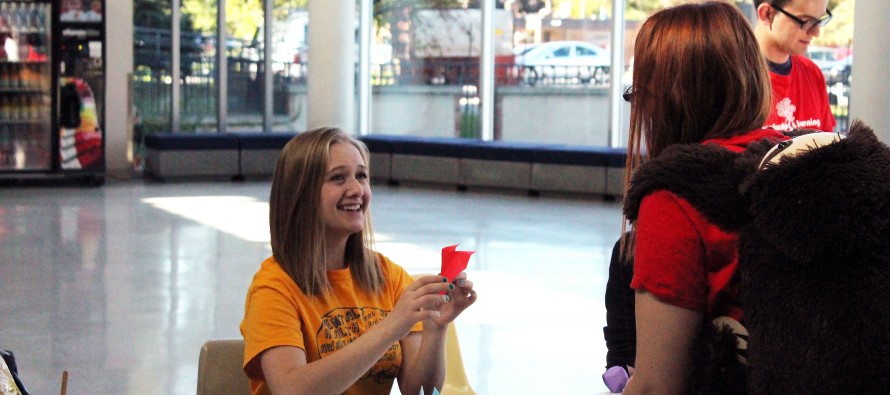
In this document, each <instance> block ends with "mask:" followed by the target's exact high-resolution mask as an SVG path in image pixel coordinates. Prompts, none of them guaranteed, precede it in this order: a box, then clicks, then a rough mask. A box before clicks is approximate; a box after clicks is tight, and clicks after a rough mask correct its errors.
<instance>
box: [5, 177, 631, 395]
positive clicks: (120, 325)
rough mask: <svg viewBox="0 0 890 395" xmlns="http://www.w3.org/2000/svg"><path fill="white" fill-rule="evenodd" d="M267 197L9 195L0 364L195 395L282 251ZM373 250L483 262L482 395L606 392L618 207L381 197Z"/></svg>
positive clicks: (238, 188) (207, 190) (180, 189)
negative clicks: (608, 291) (444, 251)
mask: <svg viewBox="0 0 890 395" xmlns="http://www.w3.org/2000/svg"><path fill="white" fill-rule="evenodd" d="M268 193H269V184H268V183H265V182H244V183H228V182H222V183H210V182H203V183H181V184H179V183H173V184H158V183H149V182H142V181H110V182H109V184H107V185H106V186H104V187H101V188H93V189H90V188H29V187H18V188H3V189H0V348H4V349H11V350H13V351H14V352H15V353H16V356H17V360H18V363H19V369H20V373H21V375H22V378H23V379H24V381H25V384H26V385H27V386H28V388H29V390H30V391H31V393H33V394H52V393H58V392H59V388H60V381H61V376H62V371H63V370H68V371H69V372H70V376H69V382H68V393H69V394H72V395H79V394H194V393H195V387H196V377H197V364H198V352H199V349H200V346H201V344H202V343H203V342H204V341H205V340H207V339H210V338H222V337H238V336H240V334H239V331H238V324H239V322H240V320H241V316H242V314H243V310H244V295H245V291H246V289H247V286H248V284H249V282H250V280H251V277H252V275H253V273H254V272H255V271H256V269H257V268H258V265H259V263H260V261H261V260H263V259H264V258H265V257H267V256H268V255H270V254H271V250H270V248H269V246H268V240H269V234H268V220H267V215H268V214H267V213H268V211H267V210H268V205H267V203H266V202H267V201H268ZM372 206H373V218H374V227H375V231H376V236H377V247H378V249H379V250H380V251H382V252H383V253H384V254H387V255H389V256H390V257H391V258H392V259H394V260H395V261H396V262H397V263H399V264H401V265H402V266H404V267H405V268H406V269H407V270H408V271H409V272H411V273H433V272H437V269H438V264H439V254H440V249H441V247H443V246H446V245H450V244H458V243H459V244H460V249H467V250H475V251H477V253H476V254H475V255H473V257H472V258H471V259H470V266H469V268H468V273H469V275H470V277H471V278H472V279H473V280H474V281H475V284H476V289H477V290H478V292H479V301H478V303H477V304H476V305H475V306H473V307H472V308H471V309H470V310H468V311H466V312H465V313H464V314H463V315H462V316H461V317H460V318H459V319H458V321H457V328H458V332H459V336H460V342H461V348H462V351H463V356H464V359H465V361H464V362H465V365H466V368H467V370H468V372H467V373H468V376H469V379H470V383H471V384H472V386H473V387H474V389H475V390H476V391H477V392H478V393H479V394H543V393H549V394H563V395H565V394H592V393H601V392H604V391H606V389H605V386H604V385H603V384H602V380H601V379H600V374H602V372H603V365H604V364H605V342H604V341H603V336H602V327H603V325H604V324H605V311H604V308H603V293H604V290H605V282H606V277H607V273H608V258H609V254H610V252H611V246H612V243H613V242H614V241H615V239H616V237H617V236H618V235H619V234H620V207H619V204H618V203H614V202H611V203H610V202H602V201H599V200H596V199H590V200H580V199H561V198H547V197H539V198H532V197H527V196H525V195H521V194H515V195H511V194H505V193H500V194H492V193H473V192H456V191H450V190H448V191H443V190H429V189H411V188H404V187H403V188H392V187H386V186H377V185H375V186H374V199H373V204H372Z"/></svg>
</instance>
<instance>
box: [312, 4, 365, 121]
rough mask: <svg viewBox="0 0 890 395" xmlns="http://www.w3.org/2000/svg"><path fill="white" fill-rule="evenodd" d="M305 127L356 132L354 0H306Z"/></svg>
mask: <svg viewBox="0 0 890 395" xmlns="http://www.w3.org/2000/svg"><path fill="white" fill-rule="evenodd" d="M308 41H309V64H308V70H307V81H306V85H307V96H306V101H307V120H306V121H307V124H306V125H307V128H309V129H314V128H318V127H323V126H332V127H339V128H341V129H343V130H345V131H347V132H349V133H354V132H355V117H354V114H355V60H356V59H355V0H309V40H308Z"/></svg>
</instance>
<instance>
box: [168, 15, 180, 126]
mask: <svg viewBox="0 0 890 395" xmlns="http://www.w3.org/2000/svg"><path fill="white" fill-rule="evenodd" d="M170 8H171V9H172V11H173V12H172V13H171V14H172V15H171V16H170V55H171V59H170V77H171V79H172V80H173V81H172V82H171V84H170V129H172V130H173V131H174V132H179V131H180V129H181V121H182V114H181V111H182V106H181V105H180V102H181V101H182V83H181V80H182V68H181V67H180V64H181V62H182V57H181V51H180V49H181V48H180V46H181V43H182V39H181V37H182V31H181V30H180V26H182V24H181V23H180V21H181V20H182V0H172V1H171V2H170Z"/></svg>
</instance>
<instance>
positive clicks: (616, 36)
mask: <svg viewBox="0 0 890 395" xmlns="http://www.w3.org/2000/svg"><path fill="white" fill-rule="evenodd" d="M624 4H625V2H624V0H612V51H611V53H612V64H611V66H609V69H610V70H609V81H611V82H610V87H609V147H618V146H620V145H621V142H622V138H621V131H622V130H623V126H624V123H625V122H626V121H627V120H626V119H621V118H622V117H621V114H622V111H621V106H622V104H623V100H624V99H623V98H622V97H621V95H622V94H623V93H624V86H623V84H622V83H621V77H622V76H623V75H624V23H625V22H624Z"/></svg>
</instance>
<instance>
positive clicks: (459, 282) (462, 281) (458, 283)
mask: <svg viewBox="0 0 890 395" xmlns="http://www.w3.org/2000/svg"><path fill="white" fill-rule="evenodd" d="M457 285H460V286H464V285H467V281H466V280H460V281H458V282H457Z"/></svg>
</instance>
